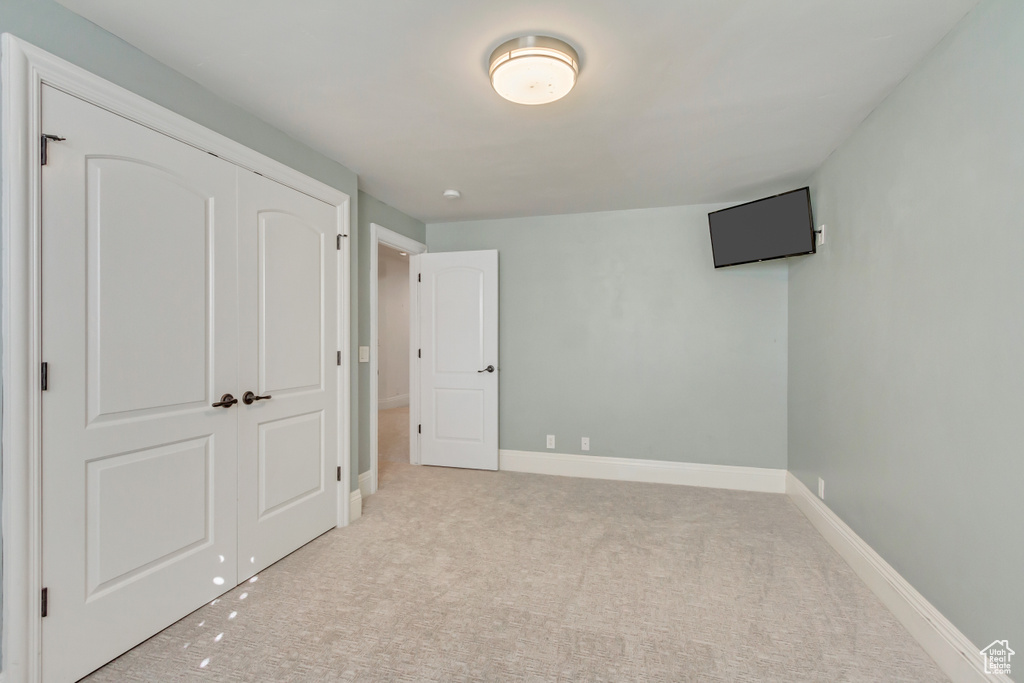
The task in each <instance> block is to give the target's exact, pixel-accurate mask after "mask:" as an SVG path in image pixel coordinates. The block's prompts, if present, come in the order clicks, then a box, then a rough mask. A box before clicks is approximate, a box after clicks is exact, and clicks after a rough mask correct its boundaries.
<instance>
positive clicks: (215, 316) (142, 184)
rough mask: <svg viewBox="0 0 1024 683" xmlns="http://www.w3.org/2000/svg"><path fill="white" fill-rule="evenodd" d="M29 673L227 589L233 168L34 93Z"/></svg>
mask: <svg viewBox="0 0 1024 683" xmlns="http://www.w3.org/2000/svg"><path fill="white" fill-rule="evenodd" d="M42 112H43V113H42V116H43V124H44V130H45V131H46V132H48V133H53V134H59V135H60V136H61V137H64V138H66V140H65V141H64V142H61V143H59V144H56V143H55V144H53V145H51V148H50V150H49V155H48V163H47V164H46V165H45V166H43V167H42V170H41V173H42V203H41V209H42V272H43V276H42V283H41V284H42V300H43V306H42V309H43V311H42V353H43V359H44V360H45V362H46V363H47V374H48V381H47V387H46V390H45V391H44V392H43V394H42V422H43V435H42V443H43V585H44V586H46V588H47V595H48V614H47V617H46V618H45V619H44V620H43V677H44V680H46V681H69V680H77V679H78V678H80V677H82V676H84V675H85V674H87V673H89V672H90V671H92V670H93V669H95V668H96V667H98V666H101V665H102V664H104V663H106V662H107V661H109V660H111V659H113V658H114V657H116V656H117V655H119V654H121V653H122V652H124V651H125V650H128V649H130V648H131V647H133V646H134V645H136V644H138V643H139V642H141V641H143V640H145V639H146V638H148V637H149V636H151V635H153V634H154V633H156V632H157V631H159V630H161V629H162V628H164V627H166V626H169V625H170V624H172V623H173V622H175V621H176V620H178V619H180V618H181V617H182V616H184V615H186V614H188V612H190V611H192V610H194V609H196V608H197V607H199V606H201V605H202V604H203V603H204V602H206V601H208V600H211V599H213V598H214V597H216V596H217V595H218V594H220V593H222V592H223V591H224V590H225V588H226V587H230V586H232V585H234V584H235V583H236V578H237V577H236V566H237V563H236V561H235V551H236V543H235V539H236V536H237V528H236V509H237V508H236V489H235V485H236V476H237V462H236V435H237V413H238V411H237V409H236V408H234V407H228V408H215V407H213V406H212V404H213V403H214V402H216V401H217V400H218V399H219V398H220V396H221V394H222V393H227V392H234V391H236V386H237V367H238V356H237V345H238V338H237V289H236V257H237V252H236V244H235V242H236V227H237V216H236V206H235V196H236V188H235V183H236V169H235V167H233V166H231V165H230V164H228V163H226V162H224V161H222V160H220V159H217V158H216V157H213V156H210V155H209V154H206V153H204V152H201V151H199V150H197V149H195V148H193V147H190V146H188V145H185V144H183V143H181V142H178V141H176V140H173V139H171V138H169V137H167V136H164V135H162V134H160V133H157V132H155V131H153V130H151V129H149V128H145V127H144V126H141V125H138V124H136V123H133V122H131V121H129V120H127V119H124V118H122V117H120V116H117V115H115V114H113V113H111V112H109V111H106V110H104V109H101V108H99V107H96V106H94V105H91V104H88V103H86V102H84V101H83V100H80V99H77V98H75V97H73V96H71V95H68V94H66V93H63V92H61V91H58V90H55V89H53V88H51V87H49V86H44V87H43V92H42Z"/></svg>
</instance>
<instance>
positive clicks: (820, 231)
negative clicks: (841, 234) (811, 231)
mask: <svg viewBox="0 0 1024 683" xmlns="http://www.w3.org/2000/svg"><path fill="white" fill-rule="evenodd" d="M823 244H825V224H824V223H822V224H821V225H819V226H818V246H819V247H820V246H822V245H823Z"/></svg>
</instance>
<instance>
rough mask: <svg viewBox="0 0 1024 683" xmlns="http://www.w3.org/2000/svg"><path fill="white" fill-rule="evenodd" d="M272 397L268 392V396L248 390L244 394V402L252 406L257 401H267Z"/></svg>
mask: <svg viewBox="0 0 1024 683" xmlns="http://www.w3.org/2000/svg"><path fill="white" fill-rule="evenodd" d="M270 398H273V397H272V396H271V395H270V394H267V395H266V396H257V395H256V394H254V393H252V392H251V391H247V392H245V393H244V394H242V403H244V404H245V405H247V406H251V405H252V404H253V403H255V402H256V401H266V400H268V399H270Z"/></svg>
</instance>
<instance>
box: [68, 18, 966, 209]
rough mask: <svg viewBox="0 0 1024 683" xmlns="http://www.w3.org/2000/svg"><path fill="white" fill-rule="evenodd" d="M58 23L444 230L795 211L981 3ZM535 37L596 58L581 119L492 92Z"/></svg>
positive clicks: (577, 104)
mask: <svg viewBox="0 0 1024 683" xmlns="http://www.w3.org/2000/svg"><path fill="white" fill-rule="evenodd" d="M59 1H60V2H61V3H62V4H63V5H65V6H66V7H68V8H70V9H71V10H73V11H75V12H77V13H78V14H80V15H82V16H84V17H86V18H88V19H90V20H92V21H93V22H95V23H97V24H99V25H100V26H102V27H104V28H106V29H107V30H109V31H111V32H112V33H115V34H117V35H118V36H120V37H122V38H124V39H125V40H127V41H128V42H130V43H132V44H133V45H135V46H137V47H139V48H140V49H142V50H143V51H144V52H147V53H148V54H150V55H152V56H154V57H156V58H157V59H159V60H160V61H162V62H164V63H166V64H168V65H170V66H172V67H174V68H175V69H177V70H178V71H180V72H182V73H184V74H186V75H187V76H189V77H191V78H193V79H195V80H196V81H198V82H199V83H201V84H203V85H204V86H206V87H207V88H209V89H210V90H212V91H214V92H216V93H218V94H220V95H221V96H223V97H224V98H226V99H228V100H230V101H232V102H235V103H237V104H238V105H240V106H242V107H243V108H245V109H247V110H249V111H251V112H253V113H254V114H256V115H257V116H259V117H260V118H262V119H264V120H266V121H267V122H269V123H271V124H273V125H274V126H276V127H278V128H280V129H281V130H283V131H285V132H286V133H288V134H290V135H291V136H292V137H294V138H295V139H297V140H300V141H301V142H303V143H305V144H307V145H309V146H310V147H312V148H314V149H316V150H318V151H320V152H322V153H323V154H325V155H327V156H329V157H331V158H333V159H336V160H337V161H339V162H340V163H342V164H344V165H345V166H347V167H348V168H350V169H352V170H353V171H355V172H356V173H358V174H359V177H360V180H359V182H360V187H361V189H363V190H365V191H367V192H369V193H370V194H372V195H373V196H375V197H377V198H378V199H380V200H381V201H383V202H386V203H388V204H390V205H392V206H394V207H395V208H397V209H399V210H401V211H404V212H405V213H407V214H409V215H411V216H414V217H416V218H419V219H421V220H424V221H426V222H428V223H433V222H441V221H454V220H468V219H476V218H499V217H511V216H528V215H546V214H559V213H576V212H583V211H602V210H610V209H629V208H641V207H653V206H671V205H679V204H695V203H707V202H719V201H735V200H744V199H751V198H753V197H755V196H757V195H758V194H761V193H767V192H769V191H777V190H781V189H788V188H789V187H791V186H794V185H795V184H796V183H802V182H804V181H806V180H807V179H808V176H809V175H810V173H811V172H812V171H813V170H814V169H816V168H817V167H818V166H819V165H820V164H821V162H822V161H823V160H824V159H825V158H826V157H827V156H828V154H829V153H830V152H831V151H832V150H833V149H835V148H836V147H837V146H838V145H839V144H840V143H841V142H842V141H843V140H844V139H846V137H848V136H849V135H850V133H851V132H852V131H853V130H854V128H856V126H857V125H858V124H859V123H860V122H861V121H862V120H863V119H864V117H865V116H867V114H868V113H869V112H870V111H871V110H872V109H873V108H874V107H875V106H876V105H877V104H878V103H879V102H880V101H881V100H882V99H883V97H884V96H885V95H886V94H887V93H888V92H889V91H890V90H891V89H892V88H893V86H895V85H896V84H897V83H898V82H899V81H900V80H901V79H902V78H904V77H905V76H906V75H907V74H908V73H909V72H910V71H911V70H912V68H913V67H914V65H915V64H916V63H917V62H918V61H919V60H920V59H921V58H922V57H923V56H924V55H925V54H926V53H927V52H928V50H929V49H931V48H932V47H933V46H934V45H935V44H936V43H937V42H938V41H939V40H940V39H941V38H942V36H944V35H945V34H946V33H947V32H948V31H949V30H950V29H951V28H952V27H953V25H954V24H955V23H956V22H957V21H958V20H959V19H960V18H962V17H963V16H964V15H965V14H966V13H967V12H968V11H969V10H970V9H971V8H972V7H973V6H974V5H975V4H976V3H977V0H728V1H726V0H504V1H503V2H494V1H487V0H429V1H426V0H288V1H283V0H214V1H211V0H173V1H170V0H167V1H161V2H139V1H138V0H59ZM530 33H541V34H547V35H552V36H555V37H558V38H562V39H563V40H567V41H568V42H569V43H571V44H572V45H574V46H575V47H576V48H577V50H578V51H579V53H580V61H581V72H580V77H579V82H578V84H577V86H576V88H575V90H573V91H572V92H571V93H570V94H569V96H568V97H566V98H565V99H564V100H561V101H559V102H555V103H553V104H549V105H545V106H540V107H525V106H522V105H515V104H512V103H510V102H506V101H505V100H502V99H501V98H499V97H498V96H497V95H496V94H495V93H494V91H493V90H492V89H491V87H490V84H489V82H488V79H487V58H488V56H489V55H490V52H491V50H492V49H493V48H494V47H495V46H497V45H498V44H499V43H501V42H503V41H504V40H506V39H508V38H512V37H515V36H517V35H523V34H530ZM449 187H451V188H457V189H459V190H461V191H462V196H463V198H462V199H461V200H458V201H454V202H453V201H449V200H445V199H442V197H441V192H442V191H443V190H444V189H446V188H449Z"/></svg>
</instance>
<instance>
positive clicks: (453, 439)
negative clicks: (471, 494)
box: [414, 251, 498, 470]
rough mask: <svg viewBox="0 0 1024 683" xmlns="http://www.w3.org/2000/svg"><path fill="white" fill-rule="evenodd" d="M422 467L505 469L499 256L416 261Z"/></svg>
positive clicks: (465, 253)
mask: <svg viewBox="0 0 1024 683" xmlns="http://www.w3.org/2000/svg"><path fill="white" fill-rule="evenodd" d="M414 258H415V262H414V263H415V265H414V269H418V270H419V283H418V288H419V307H420V316H419V318H420V350H421V358H420V359H419V365H420V367H419V379H420V383H419V384H420V389H419V393H420V434H419V436H420V463H421V464H423V465H442V466H446V467H465V468H471V469H480V470H497V469H498V252H497V251H460V252H450V253H440V254H421V255H420V256H416V257H414Z"/></svg>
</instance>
